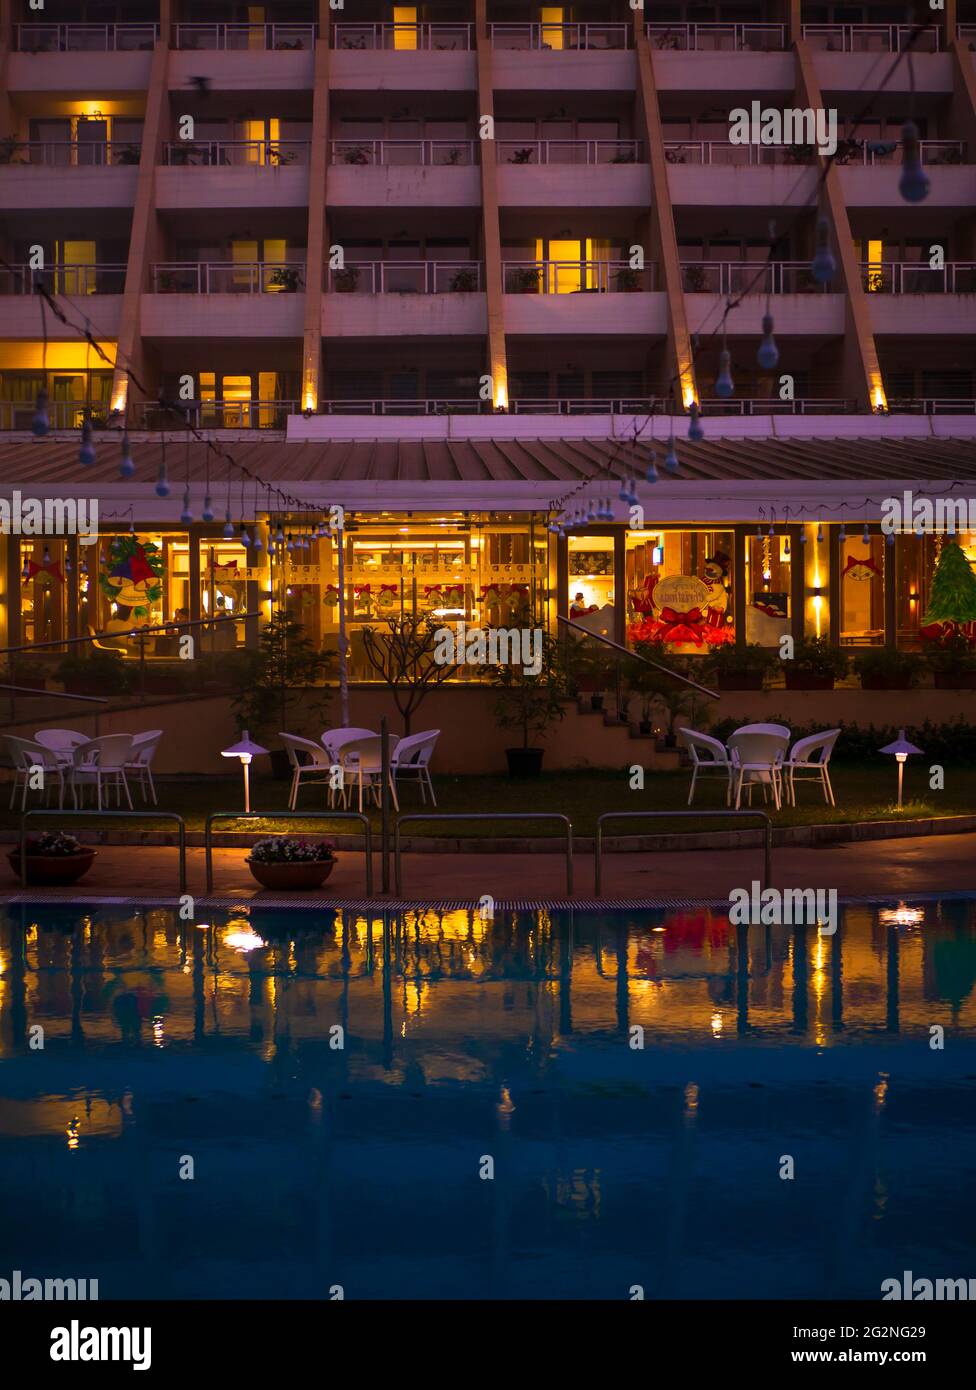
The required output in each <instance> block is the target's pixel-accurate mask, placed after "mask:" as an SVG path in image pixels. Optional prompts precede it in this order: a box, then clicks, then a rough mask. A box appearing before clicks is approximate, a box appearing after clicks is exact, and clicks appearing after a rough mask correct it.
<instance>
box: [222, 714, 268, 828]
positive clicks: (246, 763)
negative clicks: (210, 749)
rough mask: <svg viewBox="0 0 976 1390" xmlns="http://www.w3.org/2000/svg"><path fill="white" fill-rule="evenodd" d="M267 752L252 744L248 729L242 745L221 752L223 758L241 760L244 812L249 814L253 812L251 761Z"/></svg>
mask: <svg viewBox="0 0 976 1390" xmlns="http://www.w3.org/2000/svg"><path fill="white" fill-rule="evenodd" d="M267 751H268V750H267V748H262V747H261V745H260V743H252V741H251V739H250V738H249V737H248V733H247V730H246V729H245V730H244V733H243V735H242V737H241V741H240V743H234V744H231V746H230V748H222V749H221V750H220V756H221V757H222V758H240V760H241V767H242V768H243V769H244V810H245V811H246V812H247V813H248V814H250V811H251V759H252V758H256V757H257V756H258V754H259V753H267Z"/></svg>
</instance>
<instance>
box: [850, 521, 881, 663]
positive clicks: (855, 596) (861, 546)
mask: <svg viewBox="0 0 976 1390" xmlns="http://www.w3.org/2000/svg"><path fill="white" fill-rule="evenodd" d="M885 549H886V546H885V538H884V536H882V535H880V534H877V535H872V534H871V533H870V532H869V533H868V535H867V537H865V536H863V535H858V534H857V533H854V532H852V533H849V534H848V536H847V538H846V540H844V541H843V542H842V543H841V553H840V585H841V628H840V630H841V639H842V641H844V642H845V643H846V644H848V645H850V646H878V645H880V644H881V643H883V642H884V567H885V563H886V560H885Z"/></svg>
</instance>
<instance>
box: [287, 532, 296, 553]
mask: <svg viewBox="0 0 976 1390" xmlns="http://www.w3.org/2000/svg"><path fill="white" fill-rule="evenodd" d="M285 548H286V550H294V549H295V538H294V536H293V535H292V533H291V532H290V531H289V532H288V541H287V543H286V546H285Z"/></svg>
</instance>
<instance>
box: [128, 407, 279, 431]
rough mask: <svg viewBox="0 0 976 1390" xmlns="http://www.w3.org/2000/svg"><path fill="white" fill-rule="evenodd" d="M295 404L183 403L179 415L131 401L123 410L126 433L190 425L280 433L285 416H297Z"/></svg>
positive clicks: (173, 428) (199, 427)
mask: <svg viewBox="0 0 976 1390" xmlns="http://www.w3.org/2000/svg"><path fill="white" fill-rule="evenodd" d="M298 411H299V403H298V401H261V400H254V401H217V400H214V401H187V402H185V403H182V405H181V410H180V413H179V415H177V414H176V413H175V412H174V411H172V410H166V409H163V408H162V407H161V406H159V405H158V404H157V403H156V402H155V401H135V402H133V403H132V404H131V405H129V406H128V407H127V410H126V416H127V422H128V425H129V428H130V429H140V428H141V429H147V430H165V429H171V430H178V429H181V428H185V426H186V425H191V426H193V427H194V428H195V429H210V430H221V429H224V430H262V429H263V430H284V429H287V427H288V416H289V415H297V414H298Z"/></svg>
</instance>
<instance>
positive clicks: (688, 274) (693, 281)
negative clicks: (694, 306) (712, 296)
mask: <svg viewBox="0 0 976 1390" xmlns="http://www.w3.org/2000/svg"><path fill="white" fill-rule="evenodd" d="M684 272H685V289H686V290H687V291H688V293H689V294H704V293H705V291H706V290H707V289H708V276H707V275H706V273H705V267H704V266H703V265H686V266H685V267H684Z"/></svg>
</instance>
